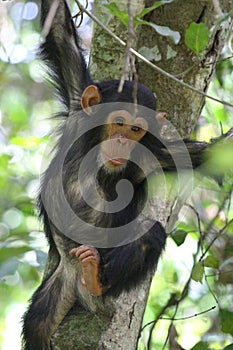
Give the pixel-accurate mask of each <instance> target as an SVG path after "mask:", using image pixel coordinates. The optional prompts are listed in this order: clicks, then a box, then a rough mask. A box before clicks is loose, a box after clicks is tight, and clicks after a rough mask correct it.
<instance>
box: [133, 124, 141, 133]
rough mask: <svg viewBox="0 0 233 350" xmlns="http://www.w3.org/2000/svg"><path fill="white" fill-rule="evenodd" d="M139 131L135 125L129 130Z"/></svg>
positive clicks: (138, 127)
mask: <svg viewBox="0 0 233 350" xmlns="http://www.w3.org/2000/svg"><path fill="white" fill-rule="evenodd" d="M141 129H142V128H140V126H136V125H134V126H132V128H131V130H132V131H134V132H139V131H141Z"/></svg>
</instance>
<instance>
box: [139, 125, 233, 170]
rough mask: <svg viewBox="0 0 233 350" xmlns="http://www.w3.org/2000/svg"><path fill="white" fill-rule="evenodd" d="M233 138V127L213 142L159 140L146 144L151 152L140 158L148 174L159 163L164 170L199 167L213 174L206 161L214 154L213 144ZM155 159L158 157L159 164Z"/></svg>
mask: <svg viewBox="0 0 233 350" xmlns="http://www.w3.org/2000/svg"><path fill="white" fill-rule="evenodd" d="M232 138H233V128H231V129H230V130H229V131H228V132H227V133H225V134H223V135H222V136H220V137H217V138H215V139H213V140H211V142H199V141H191V140H181V141H164V142H159V144H156V142H155V143H153V142H151V143H150V144H147V146H146V147H147V149H148V150H149V151H150V152H151V153H147V154H148V156H147V157H146V158H145V159H142V160H140V162H139V164H141V163H142V165H141V166H142V168H143V169H144V170H145V172H146V173H147V174H148V173H151V172H153V171H155V170H156V169H157V168H158V164H159V166H160V169H162V170H163V171H174V170H177V168H179V170H182V169H183V170H185V169H196V168H198V170H200V171H202V169H203V171H204V174H205V175H207V176H211V175H212V174H211V169H209V170H208V169H206V167H205V163H207V162H208V159H209V158H211V156H212V155H211V150H212V149H213V146H217V145H218V144H220V143H222V142H224V141H227V140H230V139H232ZM154 159H156V161H157V165H156V163H155V161H154ZM208 171H209V172H208Z"/></svg>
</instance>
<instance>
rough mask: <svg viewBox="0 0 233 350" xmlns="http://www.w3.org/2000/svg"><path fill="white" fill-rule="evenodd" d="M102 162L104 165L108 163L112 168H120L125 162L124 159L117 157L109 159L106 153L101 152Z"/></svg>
mask: <svg viewBox="0 0 233 350" xmlns="http://www.w3.org/2000/svg"><path fill="white" fill-rule="evenodd" d="M102 160H103V161H104V163H110V164H111V165H113V166H121V165H124V164H125V163H126V162H127V159H126V158H120V157H119V158H118V157H115V158H113V157H111V156H109V155H108V154H106V153H103V152H102Z"/></svg>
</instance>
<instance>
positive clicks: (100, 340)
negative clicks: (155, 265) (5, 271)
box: [54, 0, 233, 350]
mask: <svg viewBox="0 0 233 350" xmlns="http://www.w3.org/2000/svg"><path fill="white" fill-rule="evenodd" d="M115 2H116V3H117V4H118V6H119V7H120V8H121V9H124V10H126V4H127V2H126V1H123V0H121V1H115ZM153 2H154V1H145V3H146V7H148V6H150V5H151V4H152V3H153ZM133 4H134V8H135V10H134V11H136V13H137V12H140V10H141V9H142V5H143V1H142V0H140V1H136V0H134V1H133ZM137 6H138V7H137ZM232 6H233V4H232V1H224V0H222V1H217V0H216V1H215V0H213V1H209V0H206V1H204V0H197V1H195V2H194V1H192V0H186V1H182V0H177V1H174V2H172V3H169V4H166V5H164V6H162V7H160V8H159V9H157V10H155V11H154V12H153V13H151V14H149V15H148V16H147V18H146V20H148V21H151V22H154V23H156V24H159V25H163V26H169V27H170V28H171V29H172V30H176V31H179V32H180V34H181V40H180V42H179V44H178V45H175V44H174V43H173V42H172V41H171V39H170V38H166V37H163V36H161V35H158V34H157V33H156V32H155V31H154V30H153V29H151V28H150V27H146V26H140V27H138V30H137V38H138V42H137V47H135V48H136V49H139V50H141V51H143V49H144V51H145V48H147V49H149V50H150V52H151V53H152V56H153V52H156V55H155V56H154V61H153V62H154V63H155V64H158V65H159V66H160V67H162V68H163V69H165V70H167V71H168V72H169V73H172V74H174V75H175V76H176V77H178V78H180V79H181V80H184V81H185V82H187V83H189V84H191V85H193V86H194V87H196V88H198V89H200V90H201V91H206V90H207V88H208V85H209V83H210V80H211V77H212V74H213V71H214V67H215V62H216V59H217V57H218V55H219V53H220V51H221V49H222V46H223V43H224V39H225V38H226V33H227V26H225V27H221V28H220V27H216V26H215V23H216V20H217V18H219V16H221V15H222V13H224V12H227V11H228V10H229V9H230V8H231V7H232ZM174 14H176V15H175V16H174ZM95 15H96V16H97V17H98V18H99V19H100V20H101V21H102V22H103V23H104V24H105V25H106V26H108V27H109V28H110V29H111V30H113V31H114V32H115V34H117V35H118V36H120V37H121V38H122V39H123V40H126V34H127V31H126V28H125V27H124V26H123V25H122V24H121V23H119V22H118V21H117V20H116V19H114V17H113V16H112V15H110V14H109V12H108V10H106V8H104V7H103V2H102V1H101V0H96V2H95ZM197 21H199V22H204V23H205V25H206V26H207V27H208V28H209V29H210V30H211V37H210V39H209V43H208V45H207V47H206V50H205V52H204V53H201V54H200V55H195V54H194V53H192V52H191V51H190V50H189V49H188V48H187V47H186V46H185V44H184V32H185V29H187V27H188V26H189V24H190V23H191V22H197ZM228 24H229V23H228ZM152 58H153V57H152ZM123 67H124V48H122V47H120V46H119V44H118V43H116V42H115V41H114V39H113V38H112V37H110V36H109V34H107V33H106V32H104V31H103V29H101V28H100V27H98V26H96V25H95V26H94V35H93V40H92V49H91V73H92V75H93V78H94V79H96V80H103V79H113V78H115V79H120V78H121V72H122V69H123ZM137 67H138V74H139V81H140V82H141V83H143V84H144V85H146V86H148V87H150V88H151V89H152V91H154V92H155V93H156V96H157V100H158V110H162V111H166V112H167V114H168V118H169V119H170V120H171V121H172V123H173V124H174V125H175V126H176V127H177V128H178V130H179V132H180V133H181V134H182V135H185V137H187V135H190V133H191V131H192V129H193V127H194V125H195V123H196V121H197V119H198V117H199V115H200V113H201V110H202V107H203V104H204V98H203V97H202V96H200V95H198V94H196V93H194V92H192V91H191V90H188V89H186V88H183V87H182V86H179V85H178V84H177V83H175V82H173V81H171V80H170V79H168V78H167V77H165V76H163V75H161V74H159V73H158V72H156V71H154V70H153V69H152V68H150V67H149V66H147V65H146V64H145V63H143V62H138V63H137ZM156 200H157V197H155V198H153V200H152V206H151V212H150V213H149V215H151V216H153V218H156V219H158V220H159V221H160V222H161V223H162V224H164V225H166V223H167V218H168V217H169V216H170V214H171V210H172V209H173V208H172V201H164V202H163V203H162V204H161V205H160V206H158V205H157V204H156ZM179 209H180V204H179V205H178V206H177V207H176V208H175V210H174V211H175V212H176V213H177V212H178V211H179ZM175 218H176V215H174V216H173V219H172V221H171V222H170V224H171V223H173V222H174V220H175ZM151 278H152V275H151V276H148V277H147V279H146V280H145V281H144V283H143V284H141V285H140V286H138V287H137V288H136V289H135V290H131V291H130V292H129V293H123V294H122V295H120V296H119V298H117V299H112V298H106V299H104V300H103V301H101V300H99V302H98V303H99V309H98V312H96V313H89V312H86V311H83V310H82V309H80V307H79V306H78V305H76V306H75V307H74V308H73V309H72V310H71V311H70V313H69V315H67V317H65V319H64V321H63V322H62V324H61V325H60V327H59V329H58V331H57V332H56V334H55V335H54V344H55V349H57V350H58V349H60V350H63V349H66V348H68V349H75V350H90V349H99V350H103V349H111V350H120V349H122V350H123V349H124V350H135V349H137V342H138V338H139V337H140V328H141V322H142V319H143V314H144V310H145V306H146V302H147V297H148V293H149V287H150V282H151Z"/></svg>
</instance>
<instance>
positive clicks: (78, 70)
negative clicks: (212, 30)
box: [23, 0, 206, 350]
mask: <svg viewBox="0 0 233 350" xmlns="http://www.w3.org/2000/svg"><path fill="white" fill-rule="evenodd" d="M56 4H57V5H58V7H57V9H56V13H55V16H54V18H53V16H52V11H51V12H49V11H50V8H51V6H55V5H56ZM41 11H42V26H44V24H45V21H46V19H47V18H49V21H50V22H51V19H52V23H49V21H48V23H47V27H48V26H50V28H49V33H48V35H47V36H46V39H45V41H44V42H43V44H42V45H41V56H42V58H43V59H44V60H45V62H46V63H47V64H48V67H49V69H50V73H51V77H52V79H53V81H54V83H55V86H56V89H57V92H58V94H59V96H60V97H61V99H62V102H63V105H64V108H65V112H64V114H63V116H64V121H63V124H62V127H61V128H60V138H59V141H58V144H57V146H56V153H55V155H54V158H53V160H52V161H51V163H50V165H49V167H48V169H47V170H46V172H45V174H44V176H43V179H42V182H41V189H40V195H39V207H40V215H41V218H42V219H43V222H44V228H45V232H46V235H47V237H48V240H49V244H50V252H51V254H53V255H54V256H55V257H56V261H57V266H55V267H54V268H52V269H50V271H49V274H48V275H47V276H45V277H44V280H43V282H42V284H41V285H40V287H39V288H38V289H37V291H36V292H35V293H34V295H33V296H32V299H31V303H30V306H29V309H28V311H27V312H26V313H25V315H24V325H23V347H24V350H49V349H51V336H52V334H53V333H54V332H55V330H56V329H57V327H58V325H59V324H60V322H61V321H62V319H63V318H64V316H65V315H66V314H67V312H68V311H69V310H70V308H71V307H72V306H73V304H74V303H75V301H76V300H79V303H80V304H82V305H83V307H84V308H87V309H89V310H94V309H95V300H96V299H98V296H102V295H105V294H111V295H118V294H119V293H120V292H121V291H122V290H127V289H129V288H132V287H133V286H135V285H136V284H137V283H138V282H139V281H141V280H142V278H143V277H145V276H146V274H147V272H148V271H149V270H150V269H152V268H154V267H155V265H156V264H157V262H158V259H159V257H160V255H161V252H162V250H163V248H164V246H165V241H166V233H165V230H164V228H163V227H162V225H161V224H160V223H159V222H157V221H155V220H154V221H153V220H151V219H147V218H146V216H145V215H146V214H145V213H146V204H145V203H146V199H147V193H148V183H147V179H146V177H147V175H148V174H149V173H150V172H151V171H153V170H155V169H156V168H157V169H159V167H160V166H161V167H162V168H163V169H167V170H170V169H174V168H175V167H176V159H174V155H173V154H172V153H174V152H172V151H171V152H169V151H168V148H169V147H168V148H166V147H165V146H164V143H163V141H162V140H161V138H160V136H159V129H160V128H159V122H158V120H157V119H159V118H157V119H156V117H155V116H156V112H155V98H154V95H153V93H152V92H151V91H150V90H149V89H147V88H146V87H144V86H143V85H141V84H138V85H137V106H135V104H134V103H133V102H134V94H133V91H134V85H133V83H132V82H129V81H126V82H125V84H124V88H123V91H122V92H121V93H118V86H119V81H115V80H111V81H104V82H100V83H95V82H93V81H92V79H91V77H90V75H89V72H88V69H87V68H86V63H85V61H84V58H83V54H82V50H81V48H80V44H79V38H78V36H77V33H76V30H75V26H74V24H73V20H72V17H71V14H70V12H69V9H68V7H67V4H66V2H65V0H58V1H57V2H55V1H53V0H42V8H41ZM174 145H175V144H173V146H172V149H173V150H174ZM176 146H177V148H179V147H180V144H179V143H177V145H176ZM205 146H206V145H205V144H204V145H202V146H201V147H202V149H205ZM178 153H179V152H178ZM155 157H156V158H157V159H158V160H159V161H160V162H161V165H159V162H157V163H156V161H154V158H155ZM184 158H185V152H183V151H180V154H179V156H178V157H177V162H178V163H179V161H180V159H182V160H184ZM192 162H193V165H194V166H196V165H198V164H199V163H200V152H199V150H198V151H197V152H196V153H195V152H194V154H192ZM185 163H186V165H185V166H183V167H186V168H190V167H191V166H192V163H191V162H189V161H188V159H187V162H186V161H185ZM129 182H130V185H129Z"/></svg>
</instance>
